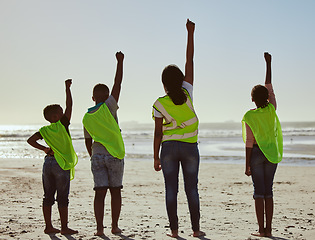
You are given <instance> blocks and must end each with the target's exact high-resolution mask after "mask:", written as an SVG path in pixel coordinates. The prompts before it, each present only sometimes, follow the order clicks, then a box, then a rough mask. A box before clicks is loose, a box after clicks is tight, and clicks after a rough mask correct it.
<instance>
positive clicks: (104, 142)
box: [82, 52, 125, 236]
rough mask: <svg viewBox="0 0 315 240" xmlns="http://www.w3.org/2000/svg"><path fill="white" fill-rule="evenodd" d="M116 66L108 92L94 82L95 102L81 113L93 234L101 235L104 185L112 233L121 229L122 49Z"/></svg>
mask: <svg viewBox="0 0 315 240" xmlns="http://www.w3.org/2000/svg"><path fill="white" fill-rule="evenodd" d="M116 59H117V69H116V75H115V80H114V86H113V88H112V91H111V94H109V89H108V87H107V86H106V85H105V84H97V85H96V86H95V87H94V89H93V96H92V99H93V101H94V102H95V106H93V107H91V108H89V109H88V112H87V113H86V114H85V115H84V117H83V120H82V122H83V125H84V138H85V145H86V148H87V151H88V153H89V155H90V157H91V169H92V174H93V179H94V188H93V189H94V191H95V197H94V215H95V219H96V224H97V231H96V233H95V235H97V236H101V235H104V226H103V219H104V201H105V196H106V192H107V189H109V191H110V193H111V202H112V204H111V207H112V230H111V232H112V233H114V234H115V233H120V232H121V230H120V229H119V227H118V219H119V215H120V211H121V188H122V179H123V171H124V156H125V148H124V142H123V139H122V136H121V132H120V128H119V125H118V118H117V110H118V105H117V103H118V100H119V95H120V89H121V82H122V76H123V59H124V55H123V53H121V52H117V53H116Z"/></svg>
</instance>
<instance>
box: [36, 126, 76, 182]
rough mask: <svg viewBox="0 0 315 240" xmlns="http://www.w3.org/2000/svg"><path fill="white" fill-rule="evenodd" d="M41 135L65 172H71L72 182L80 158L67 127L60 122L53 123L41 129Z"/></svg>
mask: <svg viewBox="0 0 315 240" xmlns="http://www.w3.org/2000/svg"><path fill="white" fill-rule="evenodd" d="M39 133H40V135H41V136H42V137H43V138H44V140H45V142H46V143H47V145H48V146H49V147H50V148H51V149H52V150H53V151H54V157H55V159H56V161H57V162H58V164H59V166H60V167H61V168H62V169H63V170H70V180H72V179H73V178H74V167H75V165H77V163H78V156H77V154H76V153H75V151H74V148H73V145H72V140H71V137H70V136H69V134H68V133H67V130H66V128H65V126H64V125H63V124H62V123H61V122H60V120H59V121H58V122H56V123H52V124H50V125H49V126H44V127H42V128H41V129H39Z"/></svg>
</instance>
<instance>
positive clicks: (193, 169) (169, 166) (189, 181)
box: [160, 141, 200, 231]
mask: <svg viewBox="0 0 315 240" xmlns="http://www.w3.org/2000/svg"><path fill="white" fill-rule="evenodd" d="M160 159H161V166H162V171H163V175H164V182H165V191H166V209H167V214H168V218H169V222H170V228H171V230H177V229H178V216H177V193H178V174H179V166H180V165H181V166H182V171H183V177H184V185H185V193H186V196H187V201H188V207H189V212H190V220H191V225H192V229H193V231H199V220H200V206H199V194H198V171H199V160H200V159H199V150H198V145H197V143H185V142H178V141H166V142H163V143H162V150H161V157H160Z"/></svg>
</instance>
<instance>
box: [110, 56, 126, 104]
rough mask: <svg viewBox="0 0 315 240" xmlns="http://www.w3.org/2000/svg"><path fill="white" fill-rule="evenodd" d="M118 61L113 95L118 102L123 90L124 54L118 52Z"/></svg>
mask: <svg viewBox="0 0 315 240" xmlns="http://www.w3.org/2000/svg"><path fill="white" fill-rule="evenodd" d="M116 59H117V67H116V75H115V80H114V86H113V88H112V92H111V95H112V96H113V97H114V98H115V100H116V102H118V99H119V95H120V89H121V82H122V79H123V61H124V54H123V53H122V52H117V53H116Z"/></svg>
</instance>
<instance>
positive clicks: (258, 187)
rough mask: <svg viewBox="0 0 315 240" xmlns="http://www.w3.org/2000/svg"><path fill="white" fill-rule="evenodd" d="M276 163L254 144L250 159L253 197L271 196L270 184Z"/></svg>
mask: <svg viewBox="0 0 315 240" xmlns="http://www.w3.org/2000/svg"><path fill="white" fill-rule="evenodd" d="M277 165H278V164H274V163H271V162H269V161H268V159H267V158H266V157H265V155H264V154H263V152H262V151H261V150H260V148H259V147H258V146H257V145H254V147H253V150H252V156H251V160H250V169H251V173H252V180H253V185H254V199H256V198H272V197H273V192H272V185H273V178H274V176H275V173H276V170H277Z"/></svg>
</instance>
